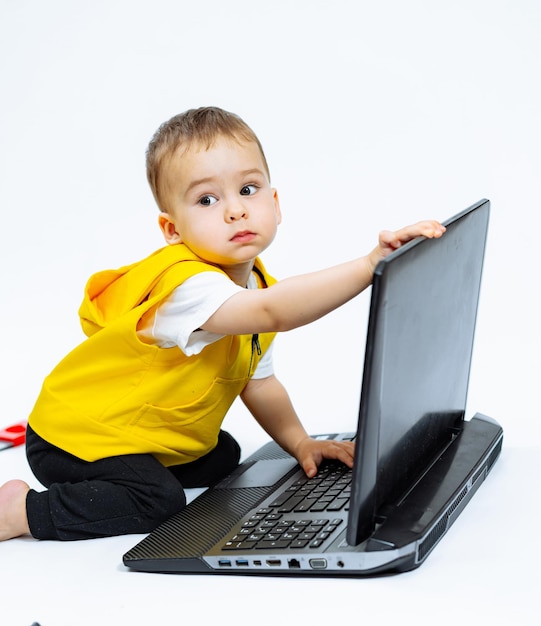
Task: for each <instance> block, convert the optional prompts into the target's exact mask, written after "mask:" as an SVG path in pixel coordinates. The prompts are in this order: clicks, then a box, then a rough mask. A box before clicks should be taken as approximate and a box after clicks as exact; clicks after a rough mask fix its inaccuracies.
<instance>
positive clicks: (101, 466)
mask: <svg viewBox="0 0 541 626" xmlns="http://www.w3.org/2000/svg"><path fill="white" fill-rule="evenodd" d="M27 456H28V461H29V463H30V466H31V468H32V470H33V472H34V473H35V475H36V477H37V478H38V480H40V482H42V483H43V484H44V485H45V486H46V487H48V490H47V491H43V492H41V493H38V492H37V491H34V490H33V489H31V490H30V491H29V492H28V496H27V499H26V507H27V515H28V524H29V527H30V532H31V534H32V535H33V536H34V537H36V538H38V539H61V540H73V539H87V538H91V537H108V536H113V535H123V534H128V533H146V532H150V531H151V530H153V529H154V528H155V527H156V526H157V525H158V524H160V523H161V522H163V521H165V520H166V519H167V518H168V517H170V516H171V515H173V514H174V513H176V512H178V511H179V510H180V509H181V508H182V507H183V506H184V505H185V503H186V499H185V495H184V492H183V490H182V487H181V485H180V484H179V483H178V481H177V480H176V479H175V478H174V476H173V475H172V474H171V473H170V472H169V470H168V469H167V468H165V467H164V466H163V465H161V463H159V461H157V460H156V459H155V458H154V457H153V456H151V455H148V454H133V455H125V456H118V457H110V458H106V459H101V460H99V461H94V462H92V463H89V462H87V461H83V460H81V459H79V458H77V457H74V456H72V455H70V454H68V453H66V452H64V451H63V450H60V449H59V448H56V447H55V446H52V445H50V444H49V443H47V442H46V441H44V440H43V439H41V438H40V437H39V436H38V435H37V434H36V433H34V432H33V431H32V429H31V428H29V429H28V432H27Z"/></svg>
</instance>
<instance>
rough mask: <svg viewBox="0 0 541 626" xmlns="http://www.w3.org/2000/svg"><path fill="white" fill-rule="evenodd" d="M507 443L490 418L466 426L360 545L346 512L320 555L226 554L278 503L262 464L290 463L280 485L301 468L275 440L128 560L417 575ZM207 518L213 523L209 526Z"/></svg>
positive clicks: (211, 568)
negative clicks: (227, 541)
mask: <svg viewBox="0 0 541 626" xmlns="http://www.w3.org/2000/svg"><path fill="white" fill-rule="evenodd" d="M330 437H331V438H335V436H332V435H331V436H330ZM502 440H503V431H502V429H501V427H500V426H499V424H497V423H496V422H495V421H494V420H492V419H491V418H489V417H486V416H484V415H481V414H479V413H478V414H476V415H475V416H474V417H473V418H472V419H471V420H470V421H465V422H463V429H462V430H461V432H460V433H459V434H458V435H457V437H456V438H455V440H454V441H453V443H452V444H451V445H449V446H448V447H447V448H446V450H445V451H444V452H443V453H442V454H441V456H440V457H439V458H437V459H436V460H435V462H434V463H433V465H432V466H431V468H430V469H429V471H427V472H426V473H425V474H424V476H423V477H422V478H421V479H420V480H419V481H418V482H417V484H416V485H415V486H414V488H413V489H411V490H410V491H409V493H408V494H407V495H406V496H405V497H403V499H402V500H401V501H400V502H398V503H397V504H396V505H394V506H391V507H387V508H386V509H385V511H384V512H383V513H382V514H381V515H378V518H377V520H376V521H377V524H376V528H375V530H374V532H373V533H372V534H371V536H370V537H369V538H368V539H366V540H365V541H363V542H362V543H360V544H359V545H357V546H350V545H348V544H347V542H346V541H345V535H346V521H345V520H347V513H343V514H341V515H342V518H343V520H344V523H342V525H341V526H340V529H339V530H340V532H339V533H338V534H337V535H336V537H335V538H334V540H332V541H331V542H330V543H329V545H322V547H321V548H320V549H313V548H303V549H301V550H293V549H292V550H283V549H282V550H280V551H279V552H277V551H276V550H272V549H268V550H257V551H254V550H239V551H236V550H224V549H223V547H224V539H223V538H224V536H226V535H227V534H228V533H234V532H235V529H236V528H240V527H241V525H242V520H243V519H245V518H246V516H249V515H250V514H251V513H253V511H254V510H258V509H260V508H264V507H265V506H266V505H267V504H268V502H270V501H271V500H272V498H273V497H274V496H273V494H274V492H275V490H276V486H277V485H276V484H274V485H272V486H271V485H260V484H257V479H256V478H255V477H256V476H257V475H258V474H259V472H257V471H255V469H256V468H255V465H256V464H258V463H259V462H261V461H265V460H271V459H284V463H283V466H284V467H283V469H284V470H285V471H286V474H285V476H284V477H283V478H282V479H281V480H279V484H280V485H286V484H287V483H288V481H293V480H294V476H295V475H296V473H297V472H298V470H299V469H300V468H299V467H298V465H296V463H295V462H294V460H292V459H291V457H290V456H289V455H288V454H287V453H286V452H284V451H283V450H282V449H281V448H280V447H279V446H278V445H277V444H275V443H274V442H269V443H268V444H267V445H265V446H263V447H262V448H261V449H260V450H258V452H256V453H255V454H254V455H252V456H251V457H249V458H248V459H247V460H246V461H244V462H243V463H242V464H241V465H240V466H239V467H238V468H237V469H236V470H235V471H234V472H233V473H232V474H231V475H230V476H228V477H227V478H226V479H224V480H223V481H222V482H221V483H220V484H219V485H217V486H215V487H214V488H213V489H209V490H207V491H205V492H203V493H202V494H201V495H200V496H199V497H198V498H196V499H195V500H194V501H193V502H191V503H190V504H189V505H188V506H187V507H186V508H185V509H183V510H182V511H181V512H180V513H178V514H176V515H174V516H173V517H172V518H170V519H169V520H168V521H167V522H165V523H164V524H162V525H161V526H159V527H158V528H157V529H156V530H155V531H153V532H152V533H151V534H150V535H148V536H147V537H146V538H145V539H143V540H142V541H141V542H140V543H138V544H137V545H136V546H134V547H133V548H132V549H131V550H130V551H128V552H127V553H126V554H125V555H124V557H123V562H124V565H125V566H126V567H129V568H131V569H134V570H138V571H144V572H157V573H178V574H209V573H213V574H214V573H221V574H229V575H231V574H241V575H265V576H269V575H287V576H295V575H299V576H314V575H315V576H318V575H319V576H321V575H324V576H357V577H358V576H363V575H374V574H381V573H393V572H404V571H408V570H411V569H415V568H416V567H418V566H419V565H420V564H421V563H422V562H423V561H424V560H425V559H426V558H427V556H428V555H429V553H430V552H431V551H432V549H433V548H434V546H435V545H436V544H437V543H438V541H439V540H440V539H441V537H443V535H444V534H445V533H446V532H447V530H448V529H449V527H450V526H451V525H452V524H453V523H454V521H455V519H456V518H457V517H458V515H459V514H460V513H461V512H462V510H463V509H464V507H465V506H466V504H467V503H468V502H469V500H470V499H471V498H472V496H473V495H474V493H475V492H476V491H477V489H478V488H479V486H480V485H481V484H482V482H483V481H484V479H485V478H486V476H487V474H488V473H489V471H490V469H491V468H492V466H493V464H494V462H495V461H496V459H497V458H498V456H499V453H500V451H501V447H502ZM264 465H265V464H264V463H263V464H262V465H261V467H264ZM288 467H290V469H289V471H288ZM250 468H253V469H252V471H251V472H250ZM243 475H244V479H243V478H242V476H243ZM251 476H253V478H251ZM263 482H265V478H263ZM243 484H244V485H246V486H242V485H243ZM239 485H241V486H239ZM299 515H300V514H299ZM309 515H310V514H302V516H304V517H306V518H308V516H309ZM337 515H338V517H340V514H337ZM203 520H207V521H208V524H207V526H206V527H204V526H202V521H203Z"/></svg>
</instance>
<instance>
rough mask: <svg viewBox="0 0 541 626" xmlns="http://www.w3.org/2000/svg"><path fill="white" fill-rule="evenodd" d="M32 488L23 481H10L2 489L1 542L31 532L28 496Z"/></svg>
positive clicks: (0, 498) (0, 492) (0, 506)
mask: <svg viewBox="0 0 541 626" xmlns="http://www.w3.org/2000/svg"><path fill="white" fill-rule="evenodd" d="M29 490H30V487H29V486H28V485H27V484H26V483H25V482H24V481H22V480H10V481H8V482H7V483H6V484H5V485H3V486H2V487H0V541H5V540H6V539H13V537H19V536H20V535H26V534H28V533H29V532H30V529H29V528H28V519H27V517H26V494H27V493H28V491H29Z"/></svg>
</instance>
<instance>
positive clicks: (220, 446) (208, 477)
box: [169, 430, 240, 489]
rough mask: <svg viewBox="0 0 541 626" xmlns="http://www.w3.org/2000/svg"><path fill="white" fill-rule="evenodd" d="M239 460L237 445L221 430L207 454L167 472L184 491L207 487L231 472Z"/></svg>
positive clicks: (175, 466)
mask: <svg viewBox="0 0 541 626" xmlns="http://www.w3.org/2000/svg"><path fill="white" fill-rule="evenodd" d="M239 460H240V446H239V444H238V443H237V441H236V440H235V439H234V438H233V437H232V436H231V435H230V434H229V433H227V432H226V431H225V430H221V431H220V434H219V435H218V443H217V444H216V447H215V448H214V449H213V450H211V451H210V452H209V453H208V454H206V455H205V456H202V457H201V458H200V459H197V461H192V462H191V463H186V464H185V465H174V466H173V467H170V468H169V470H170V471H171V472H172V473H173V474H174V475H175V476H176V477H177V479H178V480H179V481H180V482H181V484H182V486H183V487H185V488H186V489H190V488H192V487H208V486H210V485H212V484H215V483H217V482H218V481H220V480H221V479H222V478H224V477H225V476H227V474H229V473H230V472H232V471H233V470H234V469H235V467H237V465H238V464H239Z"/></svg>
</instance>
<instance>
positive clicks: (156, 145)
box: [146, 107, 270, 212]
mask: <svg viewBox="0 0 541 626" xmlns="http://www.w3.org/2000/svg"><path fill="white" fill-rule="evenodd" d="M219 137H227V138H230V139H233V140H235V141H237V142H240V141H253V142H254V143H256V144H257V146H258V147H259V150H260V151H261V156H262V158H263V164H264V166H265V170H266V173H267V175H268V176H269V178H270V173H269V166H268V164H267V159H266V158H265V153H264V152H263V148H262V146H261V143H260V142H259V139H258V138H257V136H256V134H255V133H254V131H253V130H252V129H251V128H250V127H249V126H248V125H247V124H246V123H245V122H244V121H243V120H242V119H241V118H240V117H239V116H238V115H235V114H234V113H229V112H228V111H224V110H223V109H220V108H218V107H201V108H199V109H190V110H188V111H185V112H184V113H180V114H179V115H175V116H174V117H172V118H171V119H170V120H168V121H167V122H164V123H163V124H162V125H161V126H160V127H159V128H158V130H157V131H156V133H155V134H154V136H153V137H152V140H151V141H150V143H149V145H148V149H147V153H146V166H147V179H148V182H149V184H150V188H151V189H152V193H153V194H154V198H155V200H156V203H157V204H158V207H159V208H160V210H162V211H165V212H167V207H166V206H165V205H164V203H163V202H162V193H161V191H162V181H161V179H160V176H161V173H162V171H163V166H164V164H165V163H166V162H167V161H168V160H169V159H171V157H172V156H173V155H174V154H175V153H176V152H177V151H178V150H179V148H180V147H181V146H184V151H186V150H188V149H189V148H190V147H191V146H192V145H193V144H199V145H201V146H203V147H204V148H205V149H207V150H208V149H209V148H210V147H211V146H212V145H213V143H214V142H215V141H216V139H218V138H219Z"/></svg>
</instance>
